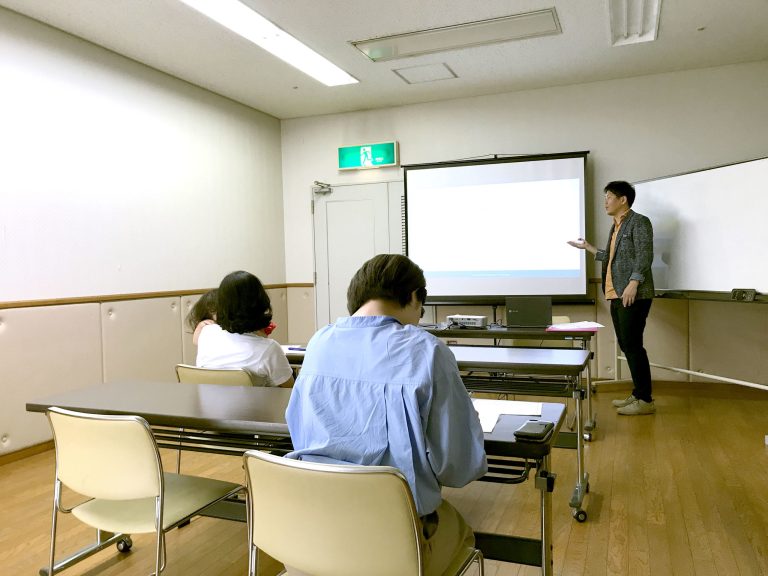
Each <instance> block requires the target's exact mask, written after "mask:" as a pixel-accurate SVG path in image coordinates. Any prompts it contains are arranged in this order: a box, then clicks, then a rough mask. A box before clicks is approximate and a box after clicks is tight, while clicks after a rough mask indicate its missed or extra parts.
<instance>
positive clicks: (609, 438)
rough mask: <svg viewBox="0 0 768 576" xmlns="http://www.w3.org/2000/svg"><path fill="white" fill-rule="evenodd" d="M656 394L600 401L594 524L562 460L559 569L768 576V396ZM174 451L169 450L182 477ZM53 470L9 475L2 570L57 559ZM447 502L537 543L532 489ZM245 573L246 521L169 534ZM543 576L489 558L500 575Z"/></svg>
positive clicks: (178, 571)
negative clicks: (642, 405) (652, 407)
mask: <svg viewBox="0 0 768 576" xmlns="http://www.w3.org/2000/svg"><path fill="white" fill-rule="evenodd" d="M655 393H656V403H657V408H658V412H657V414H656V415H654V416H643V417H623V416H618V415H616V414H615V411H614V410H613V409H612V408H611V406H610V401H611V400H612V399H615V398H619V397H623V396H625V395H626V390H619V389H616V388H615V387H614V388H613V389H612V390H611V389H608V388H603V389H600V391H599V393H598V394H597V395H596V396H595V400H596V404H595V407H596V412H597V421H598V427H597V429H596V431H595V435H594V439H593V441H592V442H590V443H588V444H587V447H586V469H587V471H588V472H589V474H590V493H589V495H588V496H587V498H586V501H585V509H586V511H587V513H588V515H589V517H588V520H587V521H586V522H585V523H584V524H579V523H577V522H576V521H575V520H573V519H572V517H571V513H570V509H569V507H568V501H569V499H570V496H571V492H572V490H573V486H574V483H575V478H576V472H575V469H576V458H575V452H574V451H571V450H562V449H557V450H555V451H554V455H553V459H552V465H553V466H552V467H553V470H554V471H555V472H556V473H557V475H558V476H557V481H556V485H555V492H554V494H553V523H554V560H555V574H557V575H560V576H580V575H584V576H602V575H635V574H637V575H650V576H670V575H673V576H686V575H701V576H705V575H706V576H709V575H711V576H715V575H719V576H753V575H768V446H766V444H765V437H766V435H768V393H766V392H762V391H759V390H752V389H748V388H743V387H737V386H729V385H723V384H708V383H697V384H679V383H675V384H672V383H668V384H663V383H662V384H657V385H656V388H655ZM520 399H524V398H520ZM41 417H42V416H41ZM174 454H175V453H170V452H169V453H167V454H164V458H165V459H166V462H167V464H166V465H167V466H168V468H169V469H172V462H173V461H174V459H175V455H174ZM53 465H54V456H53V452H52V451H51V450H48V451H46V452H43V453H41V454H37V455H33V456H30V457H27V458H24V459H21V460H18V461H14V462H10V463H6V464H4V465H2V466H0V574H8V575H13V576H17V575H24V574H28V575H34V574H37V571H38V569H39V568H40V567H42V566H43V565H45V564H46V562H47V556H48V548H49V541H50V533H49V532H50V506H51V498H52V479H53ZM183 471H184V472H187V473H191V474H200V475H210V476H213V477H217V478H223V479H230V480H234V481H238V482H240V481H242V470H241V468H240V461H239V459H236V458H231V457H230V458H228V457H218V456H211V455H208V454H190V453H185V454H184V457H183ZM445 495H446V497H447V498H448V499H449V500H450V501H451V502H452V503H454V505H456V507H457V508H458V509H459V510H460V511H461V512H462V514H463V515H464V516H465V517H466V518H467V520H468V521H469V522H470V524H471V525H472V526H473V527H474V528H475V529H477V530H481V531H486V532H501V533H509V534H516V535H521V536H528V537H536V536H537V530H538V522H539V515H538V502H539V500H538V495H539V493H538V491H537V490H536V489H535V488H534V487H533V483H532V482H530V481H529V482H527V483H525V484H523V485H518V486H500V485H498V484H489V483H482V482H475V483H473V484H472V485H470V486H467V487H465V488H463V489H460V490H457V489H446V490H445ZM59 534H60V545H59V549H60V551H62V552H67V551H72V550H75V549H77V548H79V547H81V546H83V545H84V544H85V543H86V542H87V541H88V539H89V538H90V537H91V535H92V531H91V530H88V529H85V528H83V527H81V526H80V525H79V524H78V522H77V521H76V520H73V519H71V518H66V519H65V521H64V522H62V523H61V525H60V532H59ZM153 548H154V547H153V543H152V538H151V536H147V535H145V536H141V535H140V536H135V537H134V548H133V550H132V551H131V552H130V553H129V554H120V553H118V552H116V551H115V549H114V548H109V549H107V550H104V551H102V552H100V553H99V554H97V555H96V556H94V557H92V558H90V559H88V560H87V561H85V562H82V563H81V564H79V565H76V566H75V567H73V568H71V569H69V570H67V571H65V572H64V573H63V574H71V575H72V576H75V575H86V576H113V575H117V574H121V575H126V576H133V575H136V576H140V575H141V576H144V575H146V574H149V573H150V572H151V569H152V568H151V566H152V556H153ZM246 564H247V550H246V532H245V525H244V524H239V523H235V522H228V521H224V520H215V519H210V518H198V519H196V520H194V521H193V522H192V524H191V525H190V526H188V527H185V528H183V529H180V530H174V531H172V532H171V533H170V534H169V535H168V568H167V569H166V571H165V572H164V574H167V575H168V576H174V575H185V576H209V575H210V576H213V575H224V576H229V575H244V574H246ZM539 573H540V569H538V568H533V567H528V566H518V565H514V564H504V563H500V562H494V561H487V562H486V574H487V575H488V576H515V575H517V576H529V575H535V574H539ZM393 576H397V575H393Z"/></svg>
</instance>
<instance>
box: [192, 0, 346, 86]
mask: <svg viewBox="0 0 768 576" xmlns="http://www.w3.org/2000/svg"><path fill="white" fill-rule="evenodd" d="M181 2H183V3H184V4H186V5H187V6H190V7H192V8H194V9H195V10H197V11H198V12H201V13H202V14H204V15H206V16H207V17H208V18H210V19H211V20H214V21H216V22H218V23H219V24H221V25H222V26H224V27H225V28H229V29H230V30H232V32H234V33H235V34H239V35H240V36H242V37H243V38H245V39H246V40H250V41H251V42H253V43H254V44H256V45H258V46H260V47H261V48H263V49H264V50H266V51H267V52H270V53H272V54H273V55H275V56H277V57H278V58H280V59H281V60H283V61H284V62H287V63H288V64H290V65H291V66H293V67H295V68H298V69H299V70H301V71H302V72H304V73H305V74H307V75H309V76H312V78H314V79H315V80H318V81H319V82H322V83H323V84H325V85H326V86H341V85H343V84H356V83H357V80H356V79H355V78H353V77H352V76H350V75H349V74H347V73H346V72H344V70H342V69H341V68H339V67H338V66H336V65H335V64H334V63H332V62H331V61H329V60H327V59H326V58H324V57H323V56H320V54H318V53H317V52H315V51H314V50H312V49H311V48H309V47H308V46H306V45H304V44H302V43H301V42H299V41H298V40H296V38H294V37H293V36H291V35H290V34H288V33H287V32H285V31H283V30H281V29H280V28H278V27H277V26H275V25H274V24H272V22H270V21H269V20H267V19H266V18H264V17H263V16H262V15H261V14H259V13H258V12H255V11H253V10H252V9H251V8H249V7H248V6H246V5H244V4H242V3H241V2H238V1H237V0H181Z"/></svg>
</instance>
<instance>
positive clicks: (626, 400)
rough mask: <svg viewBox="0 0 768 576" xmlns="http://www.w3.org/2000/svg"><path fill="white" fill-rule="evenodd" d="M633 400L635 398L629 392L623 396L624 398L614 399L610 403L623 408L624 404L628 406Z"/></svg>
mask: <svg viewBox="0 0 768 576" xmlns="http://www.w3.org/2000/svg"><path fill="white" fill-rule="evenodd" d="M635 400H637V398H635V397H634V396H632V394H630V395H629V396H627V397H626V398H624V400H614V401H613V402H611V404H613V406H614V407H615V408H624V406H629V405H630V404H632V402H634V401H635Z"/></svg>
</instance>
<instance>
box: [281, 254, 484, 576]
mask: <svg viewBox="0 0 768 576" xmlns="http://www.w3.org/2000/svg"><path fill="white" fill-rule="evenodd" d="M426 297H427V290H426V280H425V278H424V273H423V271H422V270H421V268H419V267H418V266H416V264H414V263H413V262H411V260H409V259H408V258H407V257H405V256H401V255H398V254H380V255H378V256H375V257H374V258H372V259H371V260H369V261H368V262H366V263H365V264H363V266H362V268H360V270H358V271H357V272H356V273H355V275H354V277H353V278H352V281H351V283H350V285H349V289H348V290H347V309H348V310H349V313H350V314H352V316H350V317H343V318H339V319H338V320H337V321H336V322H335V323H334V324H331V325H328V326H326V327H324V328H322V329H320V330H319V331H318V332H317V333H316V334H315V335H314V336H313V337H312V340H311V341H310V342H309V344H308V346H307V351H306V355H305V356H304V362H303V363H302V367H301V372H300V374H299V377H298V379H297V380H296V385H295V386H294V388H293V394H292V395H291V399H290V402H289V404H288V408H287V410H286V421H287V422H288V428H289V430H290V433H291V439H292V441H293V446H294V448H295V451H294V452H292V453H290V454H289V455H288V457H289V458H299V459H301V460H309V461H312V462H325V463H332V464H333V463H336V464H338V463H345V464H348V463H352V464H363V465H385V466H394V467H395V468H398V469H399V470H400V471H401V472H402V473H403V475H404V476H405V478H406V479H407V480H408V484H409V485H410V488H411V492H412V493H413V498H414V501H415V503H416V509H417V511H418V513H419V516H420V517H421V522H422V533H423V535H424V547H423V553H422V558H423V564H424V567H425V574H426V575H427V576H432V575H437V574H442V573H443V572H444V571H445V569H446V568H447V566H448V565H449V564H450V562H451V559H452V558H453V556H454V555H455V554H456V552H457V551H458V550H459V549H462V548H464V547H466V546H468V545H472V544H474V534H473V532H472V529H471V528H470V527H469V526H468V525H467V524H466V522H465V521H464V519H463V518H462V517H461V515H460V514H459V513H458V512H457V511H456V509H455V508H453V507H452V506H451V505H450V504H449V503H448V502H446V501H445V500H443V499H442V496H441V494H440V488H441V486H453V487H460V486H464V485H465V484H468V483H469V482H471V481H473V480H475V479H477V478H479V477H480V476H483V475H484V474H485V473H486V471H487V462H486V456H485V450H484V447H483V431H482V428H481V426H480V421H479V419H478V416H477V413H476V412H475V409H474V407H473V406H472V402H471V400H470V398H469V395H468V394H467V391H466V388H465V387H464V384H463V383H462V381H461V378H460V377H459V370H458V367H457V365H456V360H455V358H454V356H453V354H452V352H451V351H450V350H449V349H448V347H447V346H446V345H445V344H444V343H443V342H442V341H440V340H439V339H438V338H436V337H434V336H432V335H431V334H429V333H427V332H425V331H424V330H422V329H421V328H419V327H418V326H417V325H418V323H419V319H420V318H421V315H422V312H423V308H422V307H423V304H424V301H425V299H426ZM290 573H291V571H290V570H289V574H290Z"/></svg>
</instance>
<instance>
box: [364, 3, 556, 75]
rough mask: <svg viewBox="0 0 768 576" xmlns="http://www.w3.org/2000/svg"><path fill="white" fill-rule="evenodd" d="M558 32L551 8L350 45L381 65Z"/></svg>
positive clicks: (554, 15) (553, 11) (553, 10)
mask: <svg viewBox="0 0 768 576" xmlns="http://www.w3.org/2000/svg"><path fill="white" fill-rule="evenodd" d="M561 32H562V30H561V29H560V21H559V20H558V19H557V12H555V9H554V8H547V9H546V10H537V11H535V12H527V13H525V14H515V15H513V16H504V17H503V18H492V19H490V20H480V21H478V22H467V23H466V24H456V25H455V26H445V27H443V28H432V29H431V30H420V31H418V32H408V33H406V34H395V35H393V36H385V37H382V38H372V39H370V40H359V41H356V42H352V45H353V46H354V47H355V48H357V49H358V50H360V51H361V52H362V53H363V54H365V55H366V56H368V58H370V59H371V60H373V61H374V62H380V61H383V60H393V59H395V58H403V57H405V56H416V55H419V54H429V53H433V52H445V51H446V50H456V49H458V48H468V47H470V46H481V45H483V44H496V43H498V42H508V41H510V40H522V39H523V38H533V37H535V36H546V35H549V34H560V33H561Z"/></svg>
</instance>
